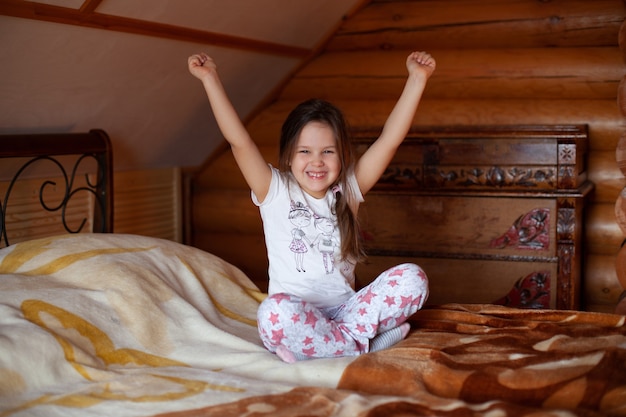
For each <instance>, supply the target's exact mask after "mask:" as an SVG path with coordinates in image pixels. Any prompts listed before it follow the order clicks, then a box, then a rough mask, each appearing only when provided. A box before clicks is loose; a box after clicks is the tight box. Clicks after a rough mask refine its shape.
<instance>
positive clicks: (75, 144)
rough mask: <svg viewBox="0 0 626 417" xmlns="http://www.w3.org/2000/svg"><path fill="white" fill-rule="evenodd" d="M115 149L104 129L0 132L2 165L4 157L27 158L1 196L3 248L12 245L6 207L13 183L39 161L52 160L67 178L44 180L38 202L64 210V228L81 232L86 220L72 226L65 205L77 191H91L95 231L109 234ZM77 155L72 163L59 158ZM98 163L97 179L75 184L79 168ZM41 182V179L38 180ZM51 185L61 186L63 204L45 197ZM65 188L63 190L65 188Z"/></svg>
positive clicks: (0, 241) (62, 214)
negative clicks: (0, 133) (113, 149)
mask: <svg viewBox="0 0 626 417" xmlns="http://www.w3.org/2000/svg"><path fill="white" fill-rule="evenodd" d="M112 154H113V152H112V148H111V141H110V139H109V136H108V135H107V134H106V132H104V131H103V130H99V129H94V130H91V131H89V133H67V134H59V133H55V134H30V135H0V164H2V161H3V160H4V159H5V158H26V162H24V163H23V164H22V165H21V167H20V168H18V170H17V171H16V172H15V174H14V175H13V177H12V178H10V179H9V180H8V181H9V185H8V188H7V191H6V193H5V195H4V196H0V247H2V246H9V245H10V242H9V239H8V235H7V228H8V226H9V225H8V224H7V208H8V207H7V206H8V204H9V198H10V197H11V192H12V190H13V189H14V185H15V184H16V183H17V182H18V180H20V179H21V178H22V174H23V173H24V171H25V170H26V169H27V168H28V167H30V166H32V165H33V164H35V163H37V162H38V161H50V162H52V166H53V167H55V168H54V170H55V171H56V173H55V175H57V174H58V175H60V176H61V177H62V178H63V179H64V184H57V183H56V182H55V181H52V180H49V179H45V178H44V179H41V186H40V188H39V195H38V197H39V202H40V204H41V207H42V208H43V209H44V210H46V211H48V212H58V211H60V213H61V220H62V223H63V227H64V228H65V230H66V231H67V232H68V233H79V232H81V231H82V230H83V228H84V226H85V223H86V221H87V219H83V220H82V222H81V223H80V225H79V226H78V227H73V228H72V227H70V226H69V225H68V223H67V221H66V216H65V213H66V208H67V205H68V203H69V202H70V200H71V199H72V197H73V196H74V195H76V193H79V192H87V193H92V194H93V197H94V201H95V204H94V213H93V230H92V231H93V232H96V233H110V232H112V231H113V155H112ZM68 155H70V156H76V159H75V160H74V161H73V165H72V166H69V167H68V166H65V165H64V164H63V163H61V162H60V161H59V157H65V156H68ZM89 159H91V160H94V161H95V163H96V171H97V172H95V173H92V174H95V180H93V179H90V178H89V176H88V174H85V181H86V185H76V182H77V181H76V180H77V177H78V176H79V175H81V174H80V173H79V168H81V167H83V166H84V165H85V163H86V160H89ZM37 181H39V179H37ZM48 186H58V187H61V189H62V194H63V198H62V201H61V202H60V203H54V204H49V203H46V201H45V198H44V191H45V190H46V188H47V187H48ZM63 187H64V190H63Z"/></svg>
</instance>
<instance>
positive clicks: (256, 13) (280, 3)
mask: <svg viewBox="0 0 626 417" xmlns="http://www.w3.org/2000/svg"><path fill="white" fill-rule="evenodd" d="M354 4H355V0H315V1H310V0H228V1H225V0H182V1H181V0H132V1H129V0H105V1H103V2H102V4H101V5H100V6H99V7H98V8H97V10H96V12H98V13H104V14H110V15H114V16H122V17H128V18H133V19H140V20H149V21H153V22H159V23H165V24H169V25H175V26H182V27H186V28H191V29H197V30H203V31H208V32H217V33H224V34H228V35H232V36H238V37H243V38H252V39H259V40H263V41H266V42H273V43H280V44H287V45H293V46H300V47H305V48H311V47H313V46H315V45H316V44H317V42H319V41H320V38H321V37H323V36H324V35H326V34H327V33H328V32H329V31H330V30H331V29H333V28H334V27H335V26H336V24H337V23H338V22H339V21H340V20H341V18H342V16H343V15H344V14H345V13H346V12H348V11H349V10H350V9H351V8H352V7H353V6H354Z"/></svg>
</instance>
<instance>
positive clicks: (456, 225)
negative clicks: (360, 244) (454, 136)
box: [361, 192, 557, 258]
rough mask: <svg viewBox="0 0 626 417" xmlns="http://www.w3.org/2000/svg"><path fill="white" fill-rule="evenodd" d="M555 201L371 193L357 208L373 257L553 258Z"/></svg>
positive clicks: (544, 199)
mask: <svg viewBox="0 0 626 417" xmlns="http://www.w3.org/2000/svg"><path fill="white" fill-rule="evenodd" d="M556 209H557V205H556V199H553V198H552V199H550V198H519V197H501V196H497V198H495V196H475V195H417V194H398V193H396V194H392V195H390V194H388V193H376V192H372V193H370V194H369V195H368V196H367V201H366V203H364V204H363V206H362V208H361V220H362V224H363V232H364V236H365V240H366V246H367V249H368V251H369V252H370V253H372V254H387V255H393V254H394V253H399V254H402V253H404V254H412V255H419V254H422V255H425V254H428V255H429V256H438V255H441V254H446V255H450V254H458V255H460V256H461V255H477V254H480V255H481V256H492V257H495V258H497V257H504V256H518V257H531V258H553V257H555V256H556V242H555V239H554V237H555V236H556V221H555V219H556V217H555V215H554V213H556Z"/></svg>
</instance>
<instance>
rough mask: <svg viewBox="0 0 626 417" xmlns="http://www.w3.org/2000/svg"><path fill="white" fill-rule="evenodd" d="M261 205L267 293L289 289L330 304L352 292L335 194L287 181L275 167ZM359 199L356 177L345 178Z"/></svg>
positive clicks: (321, 304) (318, 303)
mask: <svg viewBox="0 0 626 417" xmlns="http://www.w3.org/2000/svg"><path fill="white" fill-rule="evenodd" d="M271 169H272V181H271V184H270V188H269V191H268V193H267V196H266V197H265V200H263V202H262V203H259V201H258V199H257V198H256V196H255V195H254V193H252V201H254V204H256V205H257V206H259V209H260V212H261V218H262V219H263V229H264V232H265V244H266V246H267V256H268V259H269V277H270V281H269V289H268V292H269V294H270V295H271V294H276V293H288V294H291V295H295V296H298V297H300V298H302V299H303V300H305V301H308V302H310V303H312V304H314V305H315V306H317V307H321V308H324V307H333V306H336V305H338V304H341V303H342V302H343V301H345V300H346V299H348V298H349V297H350V296H351V295H353V294H354V267H355V265H354V264H353V263H350V262H342V261H341V239H340V233H339V229H338V227H337V217H336V215H335V214H334V213H333V212H332V211H333V210H334V206H335V204H334V203H335V202H334V199H335V197H334V194H333V192H332V191H331V190H328V191H327V193H326V196H325V197H324V198H321V199H317V198H314V197H312V196H310V195H309V194H307V193H306V192H304V191H302V189H301V188H300V186H299V185H298V183H297V182H296V180H295V179H291V180H290V181H287V180H286V178H285V176H283V175H282V174H281V173H280V172H279V171H278V170H277V169H276V168H274V167H271ZM349 181H350V182H351V187H353V189H354V190H355V192H356V193H357V194H358V195H357V200H358V202H359V203H360V202H362V201H363V195H362V194H361V192H360V191H359V187H358V184H357V182H356V177H355V176H354V175H351V176H350V178H349Z"/></svg>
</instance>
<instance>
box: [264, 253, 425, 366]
mask: <svg viewBox="0 0 626 417" xmlns="http://www.w3.org/2000/svg"><path fill="white" fill-rule="evenodd" d="M427 298H428V278H427V277H426V274H425V273H424V271H423V270H422V269H421V268H420V267H419V266H417V265H415V264H408V263H407V264H402V265H398V266H395V267H393V268H390V269H388V270H387V271H385V272H383V273H382V274H380V276H378V278H376V280H374V281H373V282H372V283H370V284H369V285H368V286H366V287H364V288H363V289H361V290H360V291H358V292H357V293H356V294H354V295H353V296H352V297H350V298H349V299H348V300H346V301H345V302H344V303H342V304H340V305H338V306H335V307H330V308H322V309H320V308H318V307H315V306H313V305H311V304H310V303H307V302H306V301H303V300H301V299H300V298H298V297H296V296H292V295H289V294H283V293H280V294H273V295H271V296H269V297H268V298H266V299H265V300H264V301H263V302H262V303H261V305H260V306H259V310H258V313H257V320H258V327H259V334H260V336H261V340H262V341H263V344H264V345H265V347H266V348H267V349H268V350H269V351H270V352H276V349H277V348H278V347H279V346H280V345H283V346H284V347H285V348H287V349H288V350H289V351H291V352H293V353H295V354H298V355H302V356H306V357H310V358H324V357H339V356H357V355H360V354H362V353H366V352H368V351H369V341H370V339H372V338H373V337H374V336H376V335H377V334H379V333H382V332H385V331H387V330H390V329H393V328H395V327H398V326H399V325H401V324H402V323H404V322H405V321H406V320H407V319H408V318H409V316H410V315H412V314H413V313H415V312H416V311H417V310H419V309H420V308H421V307H422V305H423V304H424V302H425V301H426V299H427Z"/></svg>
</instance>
